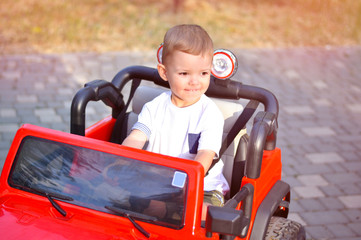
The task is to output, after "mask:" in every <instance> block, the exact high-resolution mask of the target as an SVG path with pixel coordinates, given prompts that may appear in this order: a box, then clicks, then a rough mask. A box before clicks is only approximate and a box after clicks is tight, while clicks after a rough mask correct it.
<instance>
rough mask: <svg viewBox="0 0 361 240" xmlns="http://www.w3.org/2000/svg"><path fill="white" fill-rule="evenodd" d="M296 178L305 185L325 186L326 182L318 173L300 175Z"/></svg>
mask: <svg viewBox="0 0 361 240" xmlns="http://www.w3.org/2000/svg"><path fill="white" fill-rule="evenodd" d="M297 179H298V180H299V181H300V182H301V183H303V185H305V186H326V185H328V182H327V181H326V180H325V179H324V178H323V177H322V176H320V175H316V174H314V175H302V176H298V177H297Z"/></svg>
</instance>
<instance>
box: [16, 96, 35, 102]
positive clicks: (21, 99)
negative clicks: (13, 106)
mask: <svg viewBox="0 0 361 240" xmlns="http://www.w3.org/2000/svg"><path fill="white" fill-rule="evenodd" d="M16 100H17V101H18V102H19V103H36V102H37V101H38V98H37V96H35V95H18V96H16Z"/></svg>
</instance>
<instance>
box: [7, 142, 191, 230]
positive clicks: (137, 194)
mask: <svg viewBox="0 0 361 240" xmlns="http://www.w3.org/2000/svg"><path fill="white" fill-rule="evenodd" d="M9 184H10V186H12V187H15V188H18V189H22V190H25V191H29V192H33V193H35V194H40V193H41V192H43V193H52V194H61V195H64V196H68V197H70V198H72V201H70V202H69V203H72V204H76V205H79V206H83V207H86V208H91V209H95V210H98V211H102V212H107V213H111V214H115V215H124V214H129V215H130V216H132V217H133V218H135V219H138V220H141V221H148V222H149V221H152V222H154V223H155V224H159V225H163V226H167V227H171V228H180V227H182V226H183V223H184V209H185V201H186V192H187V191H186V188H187V175H186V173H184V172H182V171H179V170H177V169H173V168H168V167H165V166H160V165H156V164H151V163H147V162H142V161H139V160H135V159H130V158H125V157H122V156H117V155H114V154H109V153H105V152H100V151H96V150H92V149H87V148H82V147H78V146H74V145H69V144H64V143H59V142H53V141H49V140H44V139H40V138H35V137H26V138H24V139H23V141H22V144H21V146H20V148H19V150H18V153H17V156H16V160H15V164H14V166H13V168H12V171H11V174H10V177H9ZM64 201H66V200H64Z"/></svg>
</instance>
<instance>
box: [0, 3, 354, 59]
mask: <svg viewBox="0 0 361 240" xmlns="http://www.w3.org/2000/svg"><path fill="white" fill-rule="evenodd" d="M174 2H175V1H169V0H158V1H156V0H146V1H142V0H77V1H70V0H3V1H1V3H0V17H1V21H0V53H3V54H4V53H10V54H11V53H29V52H44V53H52V52H74V51H96V52H106V51H122V50H138V51H145V50H150V49H155V48H157V46H158V45H159V44H160V43H161V42H162V40H163V35H164V33H165V31H166V30H167V29H168V28H170V27H171V26H173V25H175V24H180V23H196V24H199V25H201V26H203V27H204V28H205V29H206V30H207V31H208V32H209V34H210V35H211V37H212V38H213V40H214V42H215V45H216V47H224V48H254V47H266V48H267V47H294V46H324V45H359V44H360V43H361V14H360V12H361V1H360V0H223V1H216V0H183V1H182V0H180V2H181V5H180V6H179V8H178V9H177V12H175V10H176V9H175V4H174Z"/></svg>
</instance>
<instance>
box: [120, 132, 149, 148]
mask: <svg viewBox="0 0 361 240" xmlns="http://www.w3.org/2000/svg"><path fill="white" fill-rule="evenodd" d="M146 141H147V136H146V135H145V133H143V132H142V131H140V130H137V129H134V130H132V131H131V132H130V134H129V135H128V137H127V138H126V139H124V141H123V143H122V145H124V146H128V147H133V148H139V149H142V148H143V147H144V144H145V143H146Z"/></svg>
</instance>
